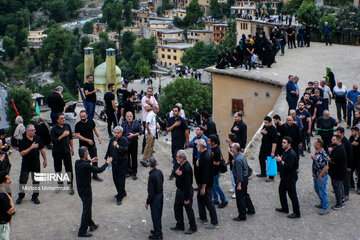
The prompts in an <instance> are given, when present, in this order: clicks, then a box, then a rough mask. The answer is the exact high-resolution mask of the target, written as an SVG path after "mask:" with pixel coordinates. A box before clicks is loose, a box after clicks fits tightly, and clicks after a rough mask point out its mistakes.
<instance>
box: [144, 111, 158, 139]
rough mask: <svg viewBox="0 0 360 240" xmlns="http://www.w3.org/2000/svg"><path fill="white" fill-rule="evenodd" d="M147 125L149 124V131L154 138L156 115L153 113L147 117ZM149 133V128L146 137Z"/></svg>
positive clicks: (149, 113)
mask: <svg viewBox="0 0 360 240" xmlns="http://www.w3.org/2000/svg"><path fill="white" fill-rule="evenodd" d="M146 123H149V129H150V132H151V134H152V135H153V136H155V134H156V114H155V113H154V112H153V111H150V112H148V114H147V116H146ZM147 133H148V131H147V128H145V135H146V134H147Z"/></svg>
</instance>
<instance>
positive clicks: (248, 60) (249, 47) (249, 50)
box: [243, 39, 254, 72]
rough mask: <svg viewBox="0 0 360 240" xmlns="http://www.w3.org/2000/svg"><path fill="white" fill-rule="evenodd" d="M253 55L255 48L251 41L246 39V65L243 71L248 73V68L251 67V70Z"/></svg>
mask: <svg viewBox="0 0 360 240" xmlns="http://www.w3.org/2000/svg"><path fill="white" fill-rule="evenodd" d="M252 55H254V47H253V46H252V45H251V43H250V40H249V39H246V40H245V45H244V64H245V69H244V70H243V71H246V72H247V71H248V66H249V70H251V57H252Z"/></svg>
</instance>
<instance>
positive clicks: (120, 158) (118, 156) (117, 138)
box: [105, 126, 129, 205]
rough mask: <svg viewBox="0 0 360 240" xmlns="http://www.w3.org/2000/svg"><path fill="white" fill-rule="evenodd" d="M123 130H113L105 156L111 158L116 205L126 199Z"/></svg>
mask: <svg viewBox="0 0 360 240" xmlns="http://www.w3.org/2000/svg"><path fill="white" fill-rule="evenodd" d="M123 133H124V129H123V128H122V127H120V126H116V127H115V128H114V137H113V138H112V139H111V140H110V141H109V145H108V149H107V152H106V154H105V159H107V157H109V156H110V157H112V159H113V162H112V168H111V169H112V175H113V180H114V184H115V187H116V190H117V194H116V195H115V198H116V203H117V205H121V204H122V199H123V198H124V197H126V191H125V178H126V168H127V163H128V157H127V152H128V146H129V144H128V140H127V138H126V137H125V136H123Z"/></svg>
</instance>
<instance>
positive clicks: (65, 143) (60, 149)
mask: <svg viewBox="0 0 360 240" xmlns="http://www.w3.org/2000/svg"><path fill="white" fill-rule="evenodd" d="M65 130H68V131H69V135H68V136H66V137H64V138H63V139H61V141H59V137H60V136H61V135H62V134H63V132H65ZM50 136H51V141H52V143H53V149H52V151H53V153H68V152H70V140H71V139H72V131H71V127H70V125H69V124H67V123H65V124H64V126H63V127H60V126H59V124H55V125H54V126H53V127H52V128H51V131H50Z"/></svg>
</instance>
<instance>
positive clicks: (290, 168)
mask: <svg viewBox="0 0 360 240" xmlns="http://www.w3.org/2000/svg"><path fill="white" fill-rule="evenodd" d="M291 142H292V139H291V137H288V136H286V137H284V139H283V142H282V147H283V149H284V153H283V154H282V156H281V157H280V156H279V155H278V156H276V158H275V159H276V162H278V163H279V171H280V185H279V196H280V203H281V208H276V209H275V210H276V211H278V212H283V213H289V206H288V203H287V199H286V192H287V193H288V195H289V198H290V200H291V202H292V206H293V211H294V212H293V213H292V214H289V215H288V218H300V206H299V200H298V197H297V193H296V181H297V179H298V176H297V166H296V161H297V158H298V157H297V155H296V153H295V151H294V150H293V149H292V147H291Z"/></svg>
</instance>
